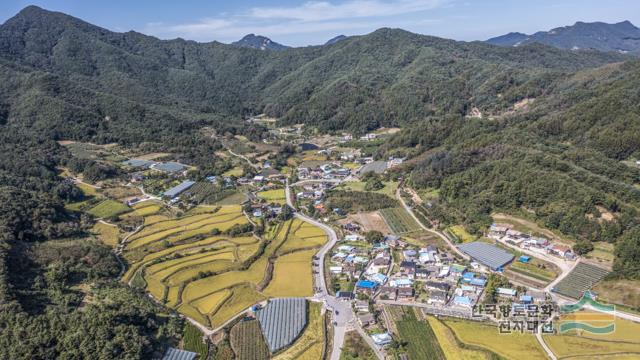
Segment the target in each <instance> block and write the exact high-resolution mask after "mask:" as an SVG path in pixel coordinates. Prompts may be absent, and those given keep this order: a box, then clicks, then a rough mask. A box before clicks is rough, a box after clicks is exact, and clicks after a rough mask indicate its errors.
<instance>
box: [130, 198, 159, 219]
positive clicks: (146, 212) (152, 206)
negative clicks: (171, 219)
mask: <svg viewBox="0 0 640 360" xmlns="http://www.w3.org/2000/svg"><path fill="white" fill-rule="evenodd" d="M132 208H133V211H132V212H131V213H130V215H137V216H144V217H145V218H147V217H149V216H150V215H154V214H158V213H160V212H162V209H163V205H162V203H159V202H157V201H143V202H139V203H137V204H135V205H133V206H132ZM145 220H146V219H145ZM145 225H146V223H145Z"/></svg>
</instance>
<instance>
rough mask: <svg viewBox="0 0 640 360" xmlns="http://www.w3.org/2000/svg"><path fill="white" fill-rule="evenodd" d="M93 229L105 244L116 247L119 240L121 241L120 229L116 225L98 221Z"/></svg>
mask: <svg viewBox="0 0 640 360" xmlns="http://www.w3.org/2000/svg"><path fill="white" fill-rule="evenodd" d="M91 231H92V232H93V233H94V234H96V236H97V237H98V238H99V239H100V241H102V242H103V243H104V244H105V245H108V246H111V247H116V245H118V241H120V229H119V228H118V227H117V226H115V225H109V224H105V223H101V222H98V223H96V224H95V225H94V226H93V228H92V229H91Z"/></svg>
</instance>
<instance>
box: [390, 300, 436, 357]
mask: <svg viewBox="0 0 640 360" xmlns="http://www.w3.org/2000/svg"><path fill="white" fill-rule="evenodd" d="M402 309H403V314H402V316H401V318H400V319H398V320H396V321H395V327H396V329H397V332H398V336H399V337H400V338H401V339H402V340H403V341H406V342H407V352H408V355H409V358H410V359H420V358H427V359H442V360H444V359H445V355H444V352H443V351H442V348H441V347H440V345H439V343H438V339H437V338H436V336H435V334H434V332H433V330H432V329H431V326H430V325H429V323H428V322H427V321H424V320H419V319H418V318H417V317H416V313H415V309H414V308H412V307H406V308H402Z"/></svg>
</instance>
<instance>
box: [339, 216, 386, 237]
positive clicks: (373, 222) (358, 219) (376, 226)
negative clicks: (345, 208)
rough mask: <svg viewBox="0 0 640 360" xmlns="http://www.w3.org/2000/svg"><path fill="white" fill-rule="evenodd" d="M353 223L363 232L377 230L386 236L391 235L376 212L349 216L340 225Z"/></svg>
mask: <svg viewBox="0 0 640 360" xmlns="http://www.w3.org/2000/svg"><path fill="white" fill-rule="evenodd" d="M348 222H355V223H358V224H360V225H361V226H362V228H363V229H362V230H363V231H371V230H377V231H380V232H381V233H383V234H385V235H387V234H391V229H389V226H388V225H387V223H386V222H385V221H384V219H383V218H382V215H380V214H379V213H378V212H377V211H373V212H366V213H365V212H361V213H357V214H351V215H349V216H348V217H347V219H346V220H344V221H341V223H348Z"/></svg>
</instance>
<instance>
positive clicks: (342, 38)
mask: <svg viewBox="0 0 640 360" xmlns="http://www.w3.org/2000/svg"><path fill="white" fill-rule="evenodd" d="M346 38H347V36H345V35H338V36H336V37H334V38H331V39H329V41H327V42H326V43H324V44H325V45H331V44H335V43H337V42H339V41H342V40H344V39H346Z"/></svg>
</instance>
